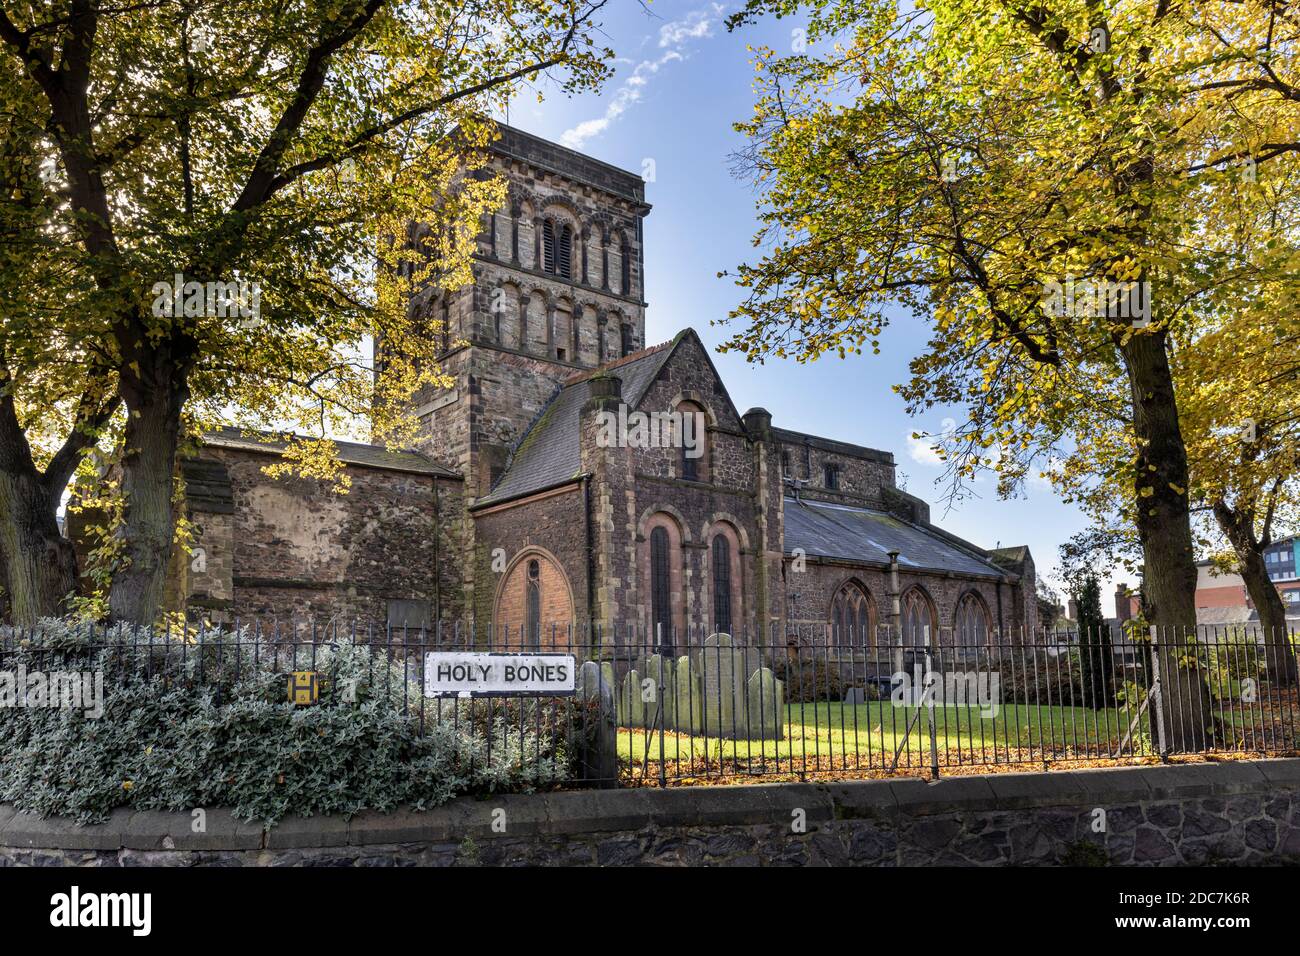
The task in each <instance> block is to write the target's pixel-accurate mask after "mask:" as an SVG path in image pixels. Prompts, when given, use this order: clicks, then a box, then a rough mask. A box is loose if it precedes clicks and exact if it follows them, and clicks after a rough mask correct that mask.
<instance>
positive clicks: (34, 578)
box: [0, 362, 77, 627]
mask: <svg viewBox="0 0 1300 956" xmlns="http://www.w3.org/2000/svg"><path fill="white" fill-rule="evenodd" d="M6 381H7V370H6V369H5V368H4V365H3V362H0V386H3V384H4V383H5V382H6ZM57 457H59V456H56V458H57ZM55 472H56V473H55V475H54V476H53V477H52V478H51V477H50V476H46V475H42V474H41V473H40V471H38V470H37V468H36V463H35V461H34V460H33V459H32V448H31V445H30V443H29V442H28V441H27V435H26V434H25V433H24V432H23V429H22V425H21V424H20V423H19V421H18V413H17V410H16V409H15V406H14V398H13V394H12V393H11V392H9V391H7V390H6V389H4V388H2V387H0V555H3V557H4V562H3V563H4V565H5V569H6V574H5V577H6V581H5V583H6V587H7V589H8V591H9V603H10V611H11V613H12V615H13V621H14V623H15V624H17V625H19V626H20V627H30V626H32V625H33V624H35V623H36V621H37V620H38V619H40V618H42V617H56V616H58V615H59V614H62V613H63V611H64V610H65V602H66V601H67V599H68V596H69V595H70V594H71V593H72V592H73V591H75V590H76V588H77V558H76V554H75V553H74V552H73V548H72V544H71V543H70V542H69V541H68V540H67V539H66V538H64V537H63V535H62V534H61V533H60V532H59V519H58V507H59V498H60V497H61V496H62V494H63V488H64V486H65V485H66V480H65V479H64V477H63V475H64V474H65V473H64V472H62V471H60V470H59V469H57V468H56V469H55ZM55 485H57V486H58V487H57V490H52V488H53V487H54V486H55Z"/></svg>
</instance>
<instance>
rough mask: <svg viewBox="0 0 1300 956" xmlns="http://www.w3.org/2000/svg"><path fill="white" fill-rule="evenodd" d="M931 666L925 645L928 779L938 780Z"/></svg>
mask: <svg viewBox="0 0 1300 956" xmlns="http://www.w3.org/2000/svg"><path fill="white" fill-rule="evenodd" d="M929 643H930V641H929V628H928V627H927V628H926V644H927V645H928V644H929ZM931 668H932V664H931V662H930V654H929V650H928V647H927V650H926V655H925V682H926V684H929V685H930V686H929V687H926V688H925V690H924V691H923V693H925V694H926V696H927V697H928V698H929V700H928V701H927V703H928V705H929V707H928V711H929V714H928V716H929V720H930V779H931V780H938V779H939V740H938V737H937V735H936V733H935V726H934V684H933V683H932V681H931V678H932V677H933V676H934V671H933V670H932V669H931ZM938 679H939V680H942V679H943V675H939V677H938ZM944 703H945V705H946V704H947V700H946V698H945V701H944ZM944 713H945V715H946V714H947V711H945V712H944Z"/></svg>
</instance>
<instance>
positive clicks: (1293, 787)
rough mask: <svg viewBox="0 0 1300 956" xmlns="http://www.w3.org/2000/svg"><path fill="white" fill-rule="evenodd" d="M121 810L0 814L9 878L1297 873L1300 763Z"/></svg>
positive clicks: (1, 853) (0, 852) (0, 857)
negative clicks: (624, 871) (179, 871)
mask: <svg viewBox="0 0 1300 956" xmlns="http://www.w3.org/2000/svg"><path fill="white" fill-rule="evenodd" d="M204 823H205V826H204V828H203V830H202V832H195V814H192V813H175V814H168V813H153V812H132V811H129V810H119V811H117V812H116V813H114V814H113V816H112V818H111V819H110V820H109V821H108V822H107V823H104V824H98V825H93V826H87V827H77V826H75V825H73V824H72V823H70V822H69V821H65V820H57V819H51V820H41V819H38V818H35V817H32V816H30V815H28V814H25V813H15V812H14V811H13V809H12V808H11V807H0V863H7V864H10V865H86V866H132V865H183V866H189V865H195V864H223V865H248V866H303V865H331V866H416V865H432V866H452V865H460V866H465V865H477V864H487V865H496V864H532V865H539V866H553V865H600V866H622V865H633V864H650V865H662V866H681V865H719V866H790V865H825V864H831V865H854V866H890V865H900V864H901V865H942V864H956V865H964V866H990V865H1003V864H1022V865H1056V864H1076V865H1106V864H1110V865H1137V866H1168V865H1180V864H1191V865H1208V864H1218V863H1241V864H1270V863H1274V864H1275V863H1282V862H1290V863H1300V760H1296V759H1289V760H1261V761H1240V762H1230V763H1217V764H1208V763H1207V764H1184V765H1174V766H1156V767H1128V768H1118V769H1107V770H1078V771H1059V772H1051V773H1033V774H993V775H989V776H985V777H954V778H950V779H946V780H941V781H939V782H937V783H927V782H925V781H922V780H914V779H895V780H870V781H854V782H846V783H832V784H826V785H814V784H764V785H753V786H735V787H697V788H686V787H683V788H675V789H667V790H651V789H640V790H605V791H581V792H567V793H551V794H534V795H526V796H495V797H488V798H484V799H480V800H475V799H461V800H457V801H455V802H453V803H451V804H448V805H447V806H444V807H439V808H436V809H433V810H430V811H427V812H424V813H414V812H397V813H392V814H377V813H369V812H367V813H362V814H360V815H358V816H356V817H354V818H353V819H351V820H350V821H349V820H343V819H341V818H337V817H324V818H320V817H317V818H310V819H302V818H290V819H286V820H284V821H281V823H280V824H279V825H278V826H276V827H274V828H272V829H270V830H263V829H262V828H261V827H260V826H257V825H250V824H244V823H241V822H239V821H237V820H235V819H233V818H232V817H231V816H230V814H229V813H228V812H225V811H220V810H208V811H206V814H205V820H204Z"/></svg>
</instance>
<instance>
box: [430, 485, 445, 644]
mask: <svg viewBox="0 0 1300 956" xmlns="http://www.w3.org/2000/svg"><path fill="white" fill-rule="evenodd" d="M431 480H432V482H433V620H432V621H430V622H429V623H430V624H432V625H434V626H435V627H436V626H437V623H438V621H441V620H442V561H441V560H440V554H439V549H438V544H439V541H438V539H439V538H440V537H441V534H440V532H441V522H440V521H439V520H438V517H439V514H438V477H437V475H435V476H433V478H432V479H431Z"/></svg>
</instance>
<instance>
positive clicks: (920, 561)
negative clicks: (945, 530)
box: [785, 498, 1006, 578]
mask: <svg viewBox="0 0 1300 956" xmlns="http://www.w3.org/2000/svg"><path fill="white" fill-rule="evenodd" d="M796 548H801V549H803V552H804V554H806V555H808V556H810V557H821V558H836V559H839V560H841V561H855V562H861V563H863V564H874V565H887V564H889V552H890V551H897V552H898V564H899V567H900V568H903V569H905V570H915V571H951V572H954V573H957V574H968V575H975V576H978V577H989V578H1003V577H1006V574H1005V572H1003V571H1002V569H1000V568H999V567H997V565H995V564H993V563H992V562H991V561H989V560H987V559H985V558H983V557H981V556H980V555H979V554H977V553H976V552H975V551H973V550H970V551H968V550H966V549H964V548H960V547H958V546H957V545H956V544H954V543H953V541H951V540H949V538H947V537H944V536H940V535H939V534H936V533H934V532H932V531H928V530H926V529H925V528H923V527H921V526H920V525H915V524H911V523H909V522H906V521H903V520H902V519H900V518H898V517H896V516H894V515H891V514H887V513H886V512H883V511H872V510H871V509H868V508H858V507H853V506H850V505H837V504H830V503H828V502H824V501H808V500H806V499H805V500H795V499H794V498H786V499H785V550H786V553H787V554H788V553H791V552H793V551H794V550H795V549H796Z"/></svg>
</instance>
